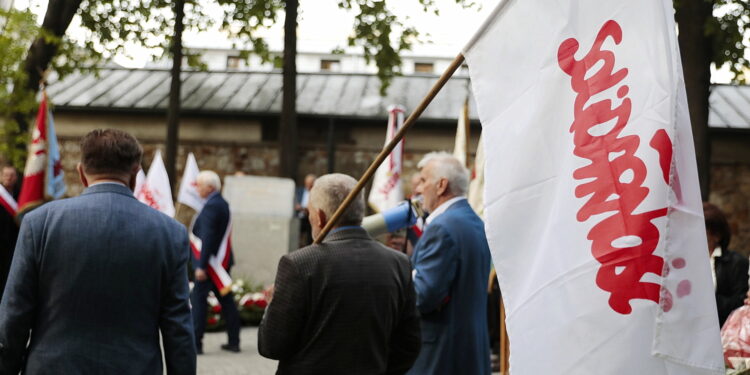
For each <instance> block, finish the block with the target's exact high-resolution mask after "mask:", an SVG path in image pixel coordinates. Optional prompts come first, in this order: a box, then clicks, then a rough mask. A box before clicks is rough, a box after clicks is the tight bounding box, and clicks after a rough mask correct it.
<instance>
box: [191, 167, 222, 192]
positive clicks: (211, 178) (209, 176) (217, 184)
mask: <svg viewBox="0 0 750 375" xmlns="http://www.w3.org/2000/svg"><path fill="white" fill-rule="evenodd" d="M195 180H196V182H198V183H202V184H206V185H208V186H211V187H213V188H214V189H216V191H221V179H220V178H219V175H218V174H216V172H214V171H201V172H200V173H198V177H197V178H196V179H195Z"/></svg>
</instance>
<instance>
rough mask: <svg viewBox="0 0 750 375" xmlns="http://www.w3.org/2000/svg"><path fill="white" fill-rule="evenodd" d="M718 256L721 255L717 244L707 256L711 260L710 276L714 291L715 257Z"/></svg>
mask: <svg viewBox="0 0 750 375" xmlns="http://www.w3.org/2000/svg"><path fill="white" fill-rule="evenodd" d="M719 257H721V247H719V246H717V247H716V248H715V249H714V251H713V252H712V253H711V256H710V257H709V260H710V261H711V278H712V279H713V281H714V291H716V258H719Z"/></svg>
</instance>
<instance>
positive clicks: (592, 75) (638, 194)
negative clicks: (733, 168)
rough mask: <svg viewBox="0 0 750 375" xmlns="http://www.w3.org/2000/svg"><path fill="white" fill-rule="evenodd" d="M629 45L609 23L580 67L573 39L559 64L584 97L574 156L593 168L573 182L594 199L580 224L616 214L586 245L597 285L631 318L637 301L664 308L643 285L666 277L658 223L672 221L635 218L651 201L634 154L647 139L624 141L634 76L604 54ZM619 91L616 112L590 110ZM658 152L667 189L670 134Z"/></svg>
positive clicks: (659, 213)
mask: <svg viewBox="0 0 750 375" xmlns="http://www.w3.org/2000/svg"><path fill="white" fill-rule="evenodd" d="M622 37H623V32H622V28H621V27H620V25H619V24H618V23H617V22H615V21H612V20H610V21H607V22H606V23H605V24H604V26H603V27H602V28H601V30H600V31H599V33H598V35H597V36H596V39H595V41H594V44H593V46H592V47H591V50H590V51H589V52H588V53H587V54H586V55H585V56H584V57H583V58H582V59H581V60H577V59H576V58H575V53H576V52H577V51H578V49H579V43H578V41H577V40H576V39H573V38H571V39H567V40H565V41H564V42H563V43H562V44H560V47H559V49H558V55H557V58H558V63H559V65H560V68H561V69H562V70H563V71H564V72H565V73H566V74H568V75H569V76H570V77H571V87H572V89H573V91H575V92H576V93H577V96H576V99H575V110H574V120H573V124H572V125H571V127H570V131H571V133H573V139H574V144H575V148H574V154H575V155H576V156H578V157H581V158H584V159H588V160H590V161H591V163H590V164H588V165H586V166H584V167H581V168H578V169H577V170H576V171H575V172H574V173H573V178H574V179H576V180H578V181H579V185H578V186H577V187H576V190H575V196H576V197H577V198H584V197H589V198H588V200H587V201H586V202H585V203H584V204H583V206H582V207H581V208H580V209H579V211H578V214H577V217H576V219H577V220H578V221H579V222H585V221H587V220H589V219H590V218H591V217H592V216H594V215H599V214H603V213H612V214H611V215H610V216H609V217H606V218H603V219H600V221H599V222H598V223H597V224H595V225H594V226H593V228H591V230H590V231H589V233H588V236H587V238H588V239H589V240H590V241H591V252H592V255H593V256H594V258H596V260H597V261H598V262H599V263H600V264H601V266H600V268H599V271H598V272H597V275H596V285H597V286H598V287H599V288H601V289H602V290H604V291H606V292H608V293H610V297H609V306H610V307H611V308H612V309H613V310H614V311H616V312H618V313H620V314H629V313H630V312H631V311H632V307H631V306H630V301H631V300H633V299H645V300H650V301H653V302H656V303H659V295H660V289H661V286H660V285H659V284H657V283H653V282H646V281H642V279H643V276H644V275H645V274H647V273H652V274H655V275H657V276H661V273H662V270H663V268H664V259H663V258H662V257H660V256H658V255H655V254H654V251H655V250H656V246H657V244H658V242H659V235H660V234H659V229H658V228H657V227H656V225H654V224H653V220H654V219H657V218H660V217H664V216H666V214H667V208H666V207H665V208H659V209H656V210H653V211H648V212H642V213H635V210H636V209H637V208H638V207H639V206H640V204H641V203H642V202H643V201H644V200H645V198H646V197H647V196H648V194H649V188H648V187H646V186H643V182H644V181H645V179H646V176H647V174H648V170H647V168H646V164H645V163H644V161H643V160H641V159H640V158H639V157H638V156H636V154H635V153H636V151H637V150H638V147H639V145H640V143H641V138H640V137H639V136H638V135H627V136H621V132H622V130H623V129H624V128H625V127H626V126H627V125H628V120H629V119H630V114H631V109H632V102H631V100H630V98H628V93H629V90H630V88H629V86H628V85H626V84H624V83H623V80H624V79H625V78H626V77H627V76H628V69H626V68H623V69H620V70H617V71H615V57H616V56H615V53H614V52H613V51H610V50H606V49H602V46H603V44H604V42H605V41H606V40H607V39H610V38H611V40H612V41H613V42H614V44H615V45H619V44H620V43H621V42H622ZM597 67H598V69H596V68H597ZM595 69H596V70H595ZM618 86H619V87H618ZM615 87H617V90H616V91H615V92H616V96H617V98H618V99H620V104H619V105H617V106H616V107H614V108H613V107H612V105H613V100H612V99H602V100H600V101H597V102H594V103H589V101H590V99H591V98H592V97H593V96H595V95H597V94H600V93H602V92H604V91H607V90H610V89H613V88H615ZM651 145H652V147H654V148H657V150H659V151H660V163H661V166H662V169H663V170H665V171H666V172H665V178H666V179H667V182H668V178H669V165H670V163H671V160H672V155H671V141H670V140H669V136H668V135H667V133H666V131H663V130H662V131H659V132H657V134H656V135H655V136H654V137H653V138H652V142H651ZM667 149H668V150H669V152H668V153H667V152H666V150H667ZM668 302H671V299H670V300H669V301H668ZM670 305H671V304H670ZM665 310H668V308H667V309H665Z"/></svg>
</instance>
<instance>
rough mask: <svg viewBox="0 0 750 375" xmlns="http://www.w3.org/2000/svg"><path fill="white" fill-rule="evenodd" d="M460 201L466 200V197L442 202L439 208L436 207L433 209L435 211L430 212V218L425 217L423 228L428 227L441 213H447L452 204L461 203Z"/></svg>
mask: <svg viewBox="0 0 750 375" xmlns="http://www.w3.org/2000/svg"><path fill="white" fill-rule="evenodd" d="M461 200H466V197H455V198H451V199H449V200H447V201H445V202H443V204H441V205H439V206H438V207H437V208H436V209H435V211H432V212H430V216H427V220H425V222H424V225H425V226H428V225H430V223H431V222H432V221H433V220H435V219H436V218H437V217H438V216H440V215H441V214H442V213H443V212H445V211H447V210H448V208H450V206H452V205H453V204H454V203H456V202H458V201H461Z"/></svg>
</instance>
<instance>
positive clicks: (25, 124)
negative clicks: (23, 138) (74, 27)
mask: <svg viewBox="0 0 750 375" xmlns="http://www.w3.org/2000/svg"><path fill="white" fill-rule="evenodd" d="M80 5H81V0H50V1H49V4H48V6H47V12H46V13H45V15H44V22H42V28H43V29H45V30H47V31H48V32H50V33H52V35H55V36H57V37H59V38H62V36H63V35H65V31H66V30H67V29H68V26H69V25H70V21H72V20H73V16H74V15H75V14H76V12H77V11H78V8H79V7H80ZM56 55H57V44H55V43H51V42H49V41H47V40H45V39H44V38H42V37H37V38H36V40H34V43H32V44H31V47H30V48H29V53H28V55H27V56H26V60H25V61H24V63H23V70H24V72H25V73H26V78H27V80H26V81H24V82H14V85H13V96H14V97H15V98H19V99H20V98H24V97H28V96H35V95H36V94H37V93H38V92H39V85H40V83H41V81H42V78H43V77H44V73H45V72H46V71H47V69H48V68H49V64H50V62H51V61H52V59H53V58H54V57H55V56H56ZM34 110H35V109H29V110H26V111H16V112H14V113H11V114H10V118H12V119H14V120H15V121H16V123H17V124H18V133H15V134H10V136H9V137H8V139H9V140H10V139H17V138H18V137H16V136H18V135H25V134H27V133H28V131H29V119H30V118H31V116H32V115H33V114H34ZM13 148H15V149H16V150H18V151H19V152H20V153H22V154H25V153H26V143H25V142H17V143H16V144H15V145H13Z"/></svg>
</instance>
